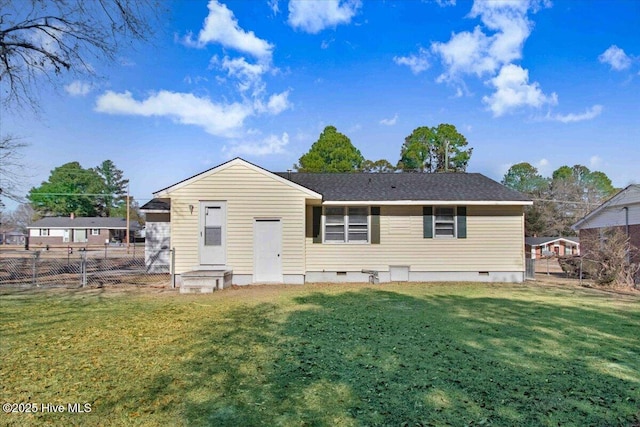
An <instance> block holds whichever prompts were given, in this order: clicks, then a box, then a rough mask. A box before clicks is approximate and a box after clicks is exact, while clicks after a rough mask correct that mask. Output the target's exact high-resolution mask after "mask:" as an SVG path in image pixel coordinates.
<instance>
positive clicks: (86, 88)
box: [64, 80, 92, 96]
mask: <svg viewBox="0 0 640 427" xmlns="http://www.w3.org/2000/svg"><path fill="white" fill-rule="evenodd" d="M91 89H92V87H91V84H89V83H87V82H81V81H80V80H74V81H73V82H71V83H69V84H68V85H65V87H64V90H65V91H66V92H67V93H68V94H69V95H71V96H85V95H88V94H89V92H91Z"/></svg>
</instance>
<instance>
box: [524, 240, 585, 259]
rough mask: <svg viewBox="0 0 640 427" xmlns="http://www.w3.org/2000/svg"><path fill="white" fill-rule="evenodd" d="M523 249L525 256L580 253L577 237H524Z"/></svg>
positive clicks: (539, 256)
mask: <svg viewBox="0 0 640 427" xmlns="http://www.w3.org/2000/svg"><path fill="white" fill-rule="evenodd" d="M524 246H525V248H524V251H525V253H526V254H527V258H531V259H540V258H542V257H544V256H549V255H557V256H565V255H580V239H578V238H577V237H525V238H524Z"/></svg>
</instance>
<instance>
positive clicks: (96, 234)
mask: <svg viewBox="0 0 640 427" xmlns="http://www.w3.org/2000/svg"><path fill="white" fill-rule="evenodd" d="M94 231H97V233H94ZM91 235H92V236H99V235H100V229H99V228H92V229H91Z"/></svg>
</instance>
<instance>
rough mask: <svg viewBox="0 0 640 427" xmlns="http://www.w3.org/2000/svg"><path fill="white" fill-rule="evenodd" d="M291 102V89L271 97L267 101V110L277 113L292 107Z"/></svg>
mask: <svg viewBox="0 0 640 427" xmlns="http://www.w3.org/2000/svg"><path fill="white" fill-rule="evenodd" d="M291 106H292V105H291V102H289V91H288V90H287V91H284V92H282V93H277V94H273V95H271V96H270V97H269V102H267V111H268V112H269V113H270V114H273V115H276V114H280V113H281V112H283V111H285V110H287V109H289V108H291Z"/></svg>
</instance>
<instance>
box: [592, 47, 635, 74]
mask: <svg viewBox="0 0 640 427" xmlns="http://www.w3.org/2000/svg"><path fill="white" fill-rule="evenodd" d="M598 60H599V61H600V62H601V63H603V64H609V65H610V66H611V69H612V70H616V71H622V70H626V69H627V68H629V67H630V66H631V58H630V57H629V56H628V55H627V54H626V53H624V50H622V49H620V48H619V47H618V46H616V45H614V44H613V45H611V46H609V48H608V49H607V50H605V51H604V52H603V53H602V55H600V56H598Z"/></svg>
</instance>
